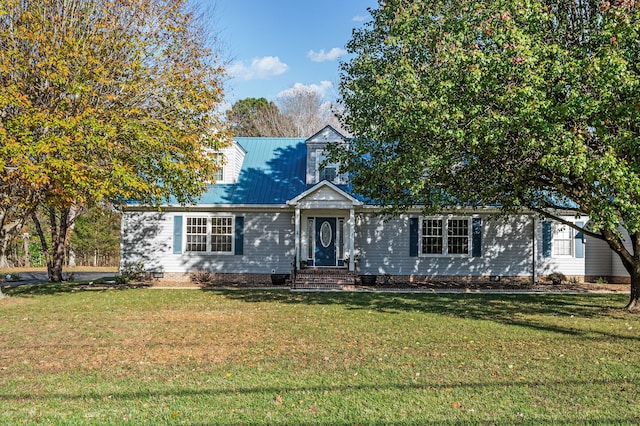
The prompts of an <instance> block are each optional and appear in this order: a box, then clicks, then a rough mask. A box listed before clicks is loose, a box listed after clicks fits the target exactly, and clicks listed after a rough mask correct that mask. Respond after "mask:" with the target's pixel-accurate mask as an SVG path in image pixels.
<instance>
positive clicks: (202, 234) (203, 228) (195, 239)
mask: <svg viewBox="0 0 640 426" xmlns="http://www.w3.org/2000/svg"><path fill="white" fill-rule="evenodd" d="M187 251H207V218H206V217H188V218H187Z"/></svg>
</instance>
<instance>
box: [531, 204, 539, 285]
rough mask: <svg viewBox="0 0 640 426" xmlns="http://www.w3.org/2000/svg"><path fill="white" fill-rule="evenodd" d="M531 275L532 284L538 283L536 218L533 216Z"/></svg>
mask: <svg viewBox="0 0 640 426" xmlns="http://www.w3.org/2000/svg"><path fill="white" fill-rule="evenodd" d="M531 274H532V277H531V279H532V282H533V283H534V284H536V283H537V282H538V274H537V273H536V217H535V216H533V227H532V230H531Z"/></svg>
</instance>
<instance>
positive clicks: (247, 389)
mask: <svg viewBox="0 0 640 426" xmlns="http://www.w3.org/2000/svg"><path fill="white" fill-rule="evenodd" d="M594 385H596V386H602V387H607V388H609V387H617V388H619V389H621V391H622V392H626V391H628V389H629V386H632V385H631V384H630V383H629V381H627V380H625V379H622V378H621V379H618V380H602V379H594V380H589V381H584V380H552V381H546V382H538V381H508V382H505V381H496V382H492V383H486V382H483V383H477V382H476V383H465V384H461V383H456V384H453V383H442V382H438V381H426V382H424V383H415V382H414V383H400V382H396V383H384V384H381V383H378V384H369V383H362V384H350V385H330V384H324V385H321V386H316V385H306V386H305V385H294V386H286V385H285V386H235V385H229V386H228V387H226V388H225V387H211V388H207V387H200V388H198V389H193V388H173V389H171V390H168V389H166V388H165V387H162V388H161V389H142V390H139V391H118V390H115V391H114V390H113V389H110V390H108V391H105V392H97V391H95V390H87V391H86V392H82V393H79V394H74V393H65V392H60V391H58V392H51V393H47V394H40V395H38V394H34V393H5V392H2V391H0V401H3V402H5V403H8V404H17V403H25V402H26V401H31V402H36V403H37V402H40V401H50V400H59V401H67V402H69V401H74V400H75V401H85V400H91V401H93V400H97V401H101V400H105V399H107V398H108V399H117V400H124V401H138V402H139V401H145V400H155V399H157V398H158V397H162V398H167V397H176V398H200V397H207V396H211V397H220V396H222V397H224V396H225V395H231V396H237V395H255V396H256V397H257V398H260V397H262V396H265V395H266V396H268V397H272V396H273V395H284V398H285V399H286V398H289V397H290V398H292V399H295V398H297V397H296V394H304V395H306V396H307V397H308V395H309V394H318V395H323V396H326V395H331V394H351V393H353V392H367V393H372V392H380V393H382V394H387V393H388V392H389V391H391V392H403V393H406V392H414V391H420V392H441V391H444V390H445V389H446V391H447V392H450V393H455V391H462V390H464V389H467V388H469V389H477V388H482V389H485V390H486V391H488V392H508V391H509V390H510V389H516V388H520V387H525V388H527V389H531V388H536V387H549V386H552V387H554V388H563V387H567V388H568V387H581V386H594ZM455 410H457V408H455V409H453V411H452V417H453V418H452V420H450V421H446V420H445V421H443V420H442V419H439V420H437V421H429V420H427V419H425V418H424V417H421V418H420V420H419V422H420V424H427V425H431V424H479V423H478V421H477V420H468V421H466V420H463V419H459V418H457V416H455V414H456V412H455ZM515 414H516V413H514V415H515ZM551 417H554V416H553V415H551ZM496 420H497V421H503V422H504V421H505V420H506V419H504V418H503V419H496ZM414 421H415V420H414ZM638 421H640V415H637V414H629V415H626V414H620V415H618V417H614V416H613V415H609V416H606V417H604V416H602V415H601V416H600V417H596V416H591V417H590V418H589V419H584V418H583V419H581V421H580V424H585V425H601V424H637V423H638ZM515 422H518V423H519V422H520V421H519V419H518V418H514V423H515ZM535 422H536V424H545V423H553V424H559V425H564V424H576V419H575V418H573V419H567V421H566V422H564V421H558V419H557V418H553V420H552V419H551V418H550V419H548V421H545V419H544V418H539V417H537V418H535ZM363 423H366V424H371V425H382V424H384V425H391V426H394V425H405V424H414V423H411V421H410V420H409V421H407V420H398V421H397V422H393V421H391V422H389V421H388V420H385V421H383V422H378V421H375V420H374V421H373V422H371V421H366V420H365V421H363ZM525 423H529V422H525ZM243 424H244V423H243ZM280 424H296V425H303V426H304V425H306V424H318V422H317V421H312V422H310V423H305V422H300V420H296V421H295V423H280ZM332 424H353V423H351V422H340V423H332ZM482 424H485V423H484V422H482ZM486 424H493V422H489V423H486Z"/></svg>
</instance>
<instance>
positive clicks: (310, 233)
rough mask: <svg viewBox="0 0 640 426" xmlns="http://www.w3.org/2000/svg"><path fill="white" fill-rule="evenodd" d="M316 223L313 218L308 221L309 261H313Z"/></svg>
mask: <svg viewBox="0 0 640 426" xmlns="http://www.w3.org/2000/svg"><path fill="white" fill-rule="evenodd" d="M314 229H315V222H314V219H313V218H312V217H310V218H309V219H307V259H313V244H314V243H315V232H314Z"/></svg>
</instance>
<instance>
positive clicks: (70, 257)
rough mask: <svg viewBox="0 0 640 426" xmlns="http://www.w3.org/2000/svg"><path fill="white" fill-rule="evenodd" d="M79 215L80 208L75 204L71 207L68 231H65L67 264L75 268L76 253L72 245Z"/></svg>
mask: <svg viewBox="0 0 640 426" xmlns="http://www.w3.org/2000/svg"><path fill="white" fill-rule="evenodd" d="M77 215H78V208H77V207H76V205H75V204H73V205H72V206H71V208H69V218H68V221H67V223H68V227H67V232H65V234H64V235H65V247H67V266H69V267H71V268H73V267H74V266H76V253H75V251H74V250H73V246H72V245H71V234H73V228H74V227H75V223H76V216H77Z"/></svg>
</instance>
